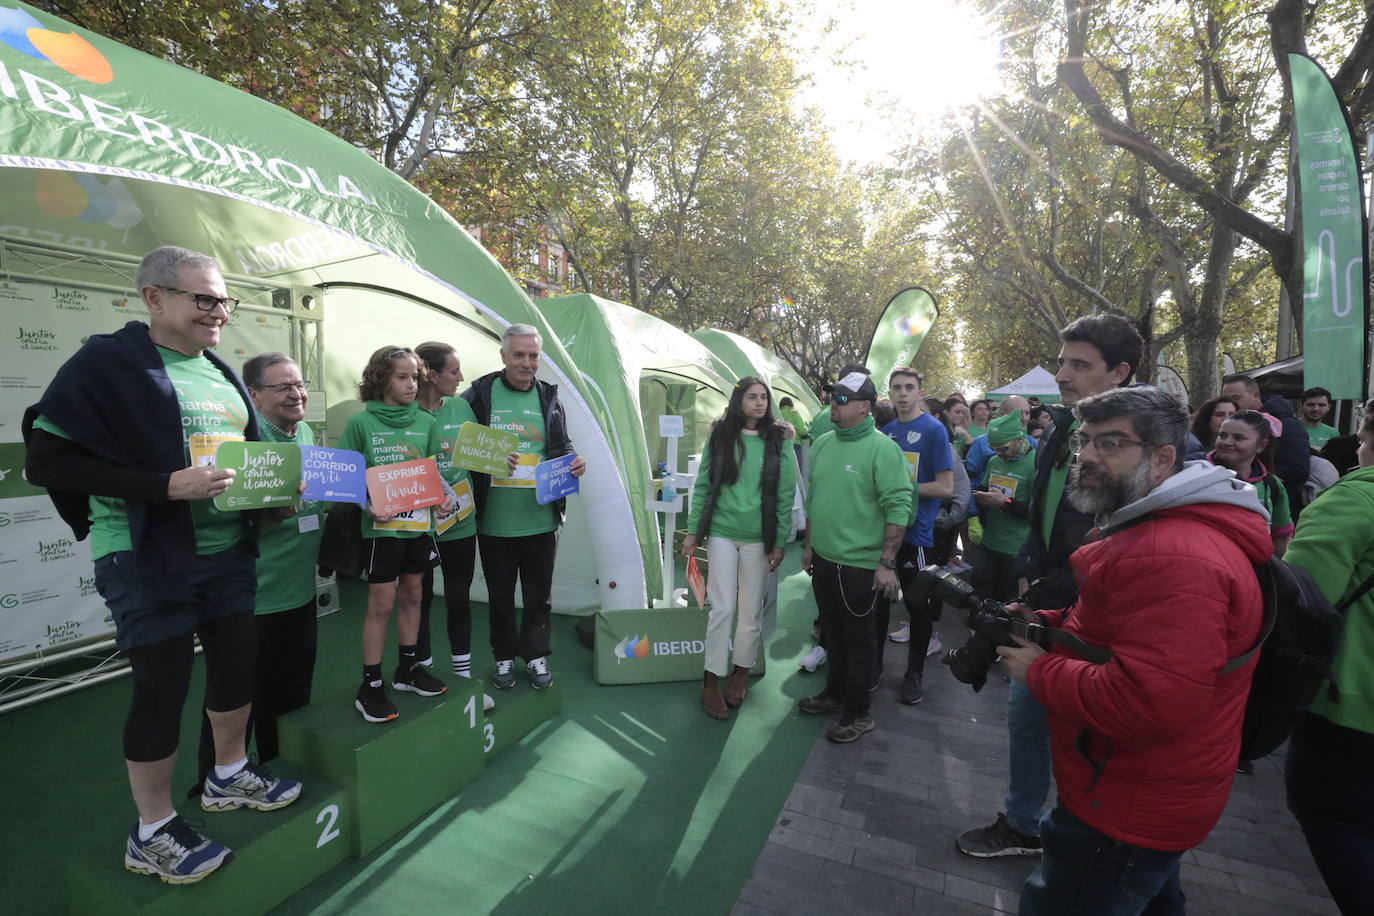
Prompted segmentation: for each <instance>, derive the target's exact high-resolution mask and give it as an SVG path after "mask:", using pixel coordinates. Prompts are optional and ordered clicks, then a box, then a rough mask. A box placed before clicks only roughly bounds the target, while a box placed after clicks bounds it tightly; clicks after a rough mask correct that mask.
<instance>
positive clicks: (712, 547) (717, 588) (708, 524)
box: [682, 376, 797, 719]
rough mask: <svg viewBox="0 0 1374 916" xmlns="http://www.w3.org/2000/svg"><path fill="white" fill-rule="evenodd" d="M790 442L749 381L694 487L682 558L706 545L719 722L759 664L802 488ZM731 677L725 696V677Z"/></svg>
mask: <svg viewBox="0 0 1374 916" xmlns="http://www.w3.org/2000/svg"><path fill="white" fill-rule="evenodd" d="M786 438H787V428H786V427H785V426H783V425H781V424H779V423H778V422H777V421H776V420H775V418H774V416H773V411H772V395H771V394H770V392H769V390H768V386H767V385H766V384H765V383H764V382H763V380H762V379H759V378H755V377H754V376H749V377H747V378H744V379H741V380H740V382H739V384H738V385H736V386H735V388H734V390H733V391H732V392H731V393H730V403H729V405H728V406H727V407H726V408H725V416H723V417H721V418H720V419H719V420H717V421H716V422H715V423H714V424H713V425H712V427H711V437H710V439H709V441H708V442H707V444H706V450H705V452H704V453H703V454H702V457H701V466H700V467H699V468H698V469H697V479H696V484H695V485H694V486H693V488H692V511H691V514H690V516H689V517H688V520H687V530H688V532H689V533H688V535H687V537H686V539H685V540H684V541H683V545H682V553H683V556H686V557H690V556H691V555H692V552H693V551H694V550H696V547H697V544H698V543H700V542H701V541H703V540H706V558H707V561H708V562H709V566H710V568H709V570H708V580H707V584H706V590H707V594H708V595H709V596H710V599H711V614H710V617H709V618H708V619H707V623H706V672H705V675H704V678H703V683H702V688H701V705H702V706H703V707H704V708H705V710H706V712H707V714H708V715H710V716H711V717H712V718H714V719H724V718H726V717H728V716H729V714H730V713H729V710H728V709H727V708H726V707H727V705H728V706H738V705H740V704H741V703H743V702H744V695H745V692H746V688H747V687H748V683H749V669H750V668H752V667H753V666H754V662H755V661H756V660H757V659H758V652H759V642H760V638H761V629H762V626H761V624H762V620H761V618H762V610H763V599H764V591H765V589H766V587H767V581H768V574H769V572H771V571H772V570H775V569H777V568H778V564H779V563H781V562H782V555H783V547H782V545H783V541H784V540H785V539H786V537H787V534H788V529H789V527H790V523H791V517H792V500H793V494H794V493H795V491H796V486H797V464H796V459H795V458H793V457H792V450H791V449H790V448H786ZM708 536H709V540H707V538H708ZM732 620H734V621H735V625H734V659H733V662H734V665H733V668H731V667H729V665H730V662H731V659H730V645H731V642H730V632H731V621H732ZM727 673H728V674H729V676H730V681H729V683H728V684H727V685H726V687H725V691H724V697H723V698H722V696H721V689H720V679H721V678H723V677H725V676H726V674H727Z"/></svg>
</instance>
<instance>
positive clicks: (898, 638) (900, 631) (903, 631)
mask: <svg viewBox="0 0 1374 916" xmlns="http://www.w3.org/2000/svg"><path fill="white" fill-rule="evenodd" d="M887 638H888V639H890V640H892V641H893V642H910V641H911V624H909V623H904V624H902V625H901V626H900V627H898V628H897V629H895V630H893V631H892V632H891V633H889V634H887Z"/></svg>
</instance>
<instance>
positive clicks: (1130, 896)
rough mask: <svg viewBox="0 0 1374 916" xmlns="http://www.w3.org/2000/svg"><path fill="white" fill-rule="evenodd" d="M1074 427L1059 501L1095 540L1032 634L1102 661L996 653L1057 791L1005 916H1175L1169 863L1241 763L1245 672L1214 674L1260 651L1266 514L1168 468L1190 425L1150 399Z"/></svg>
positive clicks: (1180, 413)
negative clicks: (1024, 694)
mask: <svg viewBox="0 0 1374 916" xmlns="http://www.w3.org/2000/svg"><path fill="white" fill-rule="evenodd" d="M1075 414H1076V416H1077V417H1078V419H1079V420H1080V422H1081V426H1080V427H1079V429H1078V430H1077V431H1076V432H1075V433H1074V435H1073V441H1072V448H1073V451H1074V452H1075V454H1076V455H1077V457H1078V461H1077V463H1076V465H1075V466H1074V468H1073V470H1072V472H1071V474H1070V479H1069V483H1068V487H1067V489H1068V497H1069V500H1070V501H1071V503H1072V504H1073V506H1074V507H1075V508H1076V509H1077V510H1078V511H1080V512H1082V513H1084V514H1087V515H1090V516H1091V517H1092V518H1093V520H1094V522H1095V524H1096V527H1095V528H1094V530H1093V531H1092V532H1091V534H1090V535H1089V538H1088V542H1087V543H1086V544H1085V545H1084V546H1083V547H1081V548H1079V549H1078V550H1077V551H1075V552H1074V554H1073V556H1072V557H1071V559H1070V564H1071V565H1072V567H1073V572H1074V576H1075V578H1076V579H1077V580H1078V583H1079V594H1078V601H1077V602H1076V603H1074V604H1073V605H1072V606H1070V607H1069V608H1068V609H1066V610H1053V611H1039V612H1038V622H1039V623H1043V624H1044V625H1046V626H1049V627H1056V628H1061V629H1063V630H1064V631H1066V632H1068V633H1072V634H1073V635H1074V636H1076V637H1078V639H1079V640H1081V641H1082V642H1083V643H1086V644H1088V645H1089V646H1092V647H1095V648H1098V649H1104V650H1106V652H1107V653H1109V656H1108V658H1107V660H1106V661H1105V662H1102V663H1100V664H1098V663H1094V662H1089V661H1086V660H1084V659H1082V658H1080V657H1079V656H1078V655H1077V654H1075V653H1074V652H1073V651H1072V650H1070V649H1067V648H1064V647H1063V646H1061V645H1060V644H1058V643H1056V644H1055V646H1054V648H1053V650H1051V651H1049V652H1046V651H1045V650H1044V649H1041V648H1040V647H1039V646H1036V645H1032V644H1030V643H1027V642H1025V641H1022V640H1018V643H1019V645H1017V646H1010V647H1001V648H999V649H998V650H997V651H998V654H999V655H1001V656H1002V661H1003V663H1004V665H1005V667H1006V670H1007V673H1008V674H1009V675H1011V677H1012V678H1014V679H1015V680H1016V681H1017V682H1019V683H1023V684H1025V685H1026V686H1027V687H1028V688H1029V689H1030V692H1031V694H1032V695H1033V696H1034V697H1035V699H1036V700H1038V701H1039V702H1040V703H1041V704H1042V705H1043V706H1044V708H1045V711H1046V713H1047V714H1048V716H1049V723H1050V740H1051V745H1052V748H1053V759H1054V775H1055V780H1056V782H1057V784H1058V786H1059V798H1058V800H1057V802H1056V804H1055V806H1054V807H1053V808H1052V809H1051V810H1050V812H1049V814H1047V815H1046V816H1045V817H1044V818H1043V819H1042V821H1041V824H1040V838H1041V843H1042V847H1043V858H1042V859H1041V862H1040V866H1039V867H1038V868H1037V869H1036V870H1035V872H1034V873H1033V874H1032V875H1031V876H1030V878H1029V879H1027V881H1026V886H1025V889H1024V891H1023V892H1022V894H1021V906H1020V910H1019V912H1020V913H1022V914H1040V913H1046V914H1049V913H1053V914H1067V913H1122V914H1125V913H1141V912H1144V911H1146V910H1147V909H1148V911H1149V912H1150V913H1182V912H1184V895H1183V891H1182V888H1181V887H1180V885H1179V862H1180V860H1181V859H1182V856H1183V853H1184V852H1185V851H1186V850H1188V849H1191V848H1192V847H1194V846H1197V845H1198V844H1199V843H1201V842H1202V841H1203V840H1204V839H1206V837H1207V834H1208V833H1209V832H1210V831H1211V829H1212V827H1213V826H1215V825H1216V823H1217V820H1218V819H1219V818H1220V817H1221V812H1222V809H1223V808H1224V807H1225V805H1226V798H1227V795H1228V794H1229V792H1230V789H1231V779H1232V775H1233V771H1234V770H1235V760H1236V755H1237V754H1238V753H1239V750H1240V728H1241V722H1242V719H1243V718H1244V715H1245V702H1246V699H1247V696H1248V694H1249V688H1250V676H1251V673H1252V672H1253V670H1254V667H1255V661H1256V659H1255V658H1252V659H1250V660H1249V661H1247V662H1246V663H1245V664H1243V665H1240V666H1239V667H1237V668H1236V669H1235V670H1233V671H1226V670H1225V669H1226V666H1227V661H1228V660H1229V659H1232V658H1236V657H1237V656H1240V655H1244V654H1245V653H1246V652H1248V651H1249V650H1250V649H1251V648H1253V647H1254V645H1255V642H1256V640H1257V639H1258V638H1259V632H1260V628H1261V625H1262V622H1263V617H1264V608H1263V599H1262V596H1261V594H1260V589H1259V582H1258V579H1257V578H1256V576H1255V571H1254V569H1253V567H1252V565H1251V564H1254V563H1262V562H1264V561H1265V560H1266V559H1268V557H1269V552H1270V539H1269V526H1268V517H1267V513H1266V512H1265V511H1264V509H1263V507H1262V506H1260V504H1259V500H1258V499H1257V498H1256V496H1255V491H1254V488H1253V487H1250V486H1248V485H1247V484H1245V483H1242V482H1241V481H1238V480H1236V479H1235V477H1234V476H1233V475H1231V474H1230V473H1229V472H1228V471H1227V470H1226V469H1225V468H1221V467H1216V466H1209V465H1206V464H1204V463H1202V462H1192V463H1190V464H1188V465H1187V466H1185V465H1184V464H1183V449H1184V441H1185V439H1186V437H1187V434H1188V414H1187V411H1186V410H1185V409H1184V408H1183V406H1182V405H1180V404H1179V403H1178V402H1177V401H1176V400H1174V399H1173V398H1172V397H1170V396H1169V395H1167V394H1165V393H1164V392H1162V391H1160V390H1158V389H1156V388H1143V387H1142V388H1118V389H1116V390H1114V391H1108V392H1106V393H1104V394H1099V395H1095V396H1093V397H1089V398H1085V399H1084V400H1082V401H1079V402H1078V405H1077V407H1076V408H1075ZM1027 616H1030V614H1029V612H1027Z"/></svg>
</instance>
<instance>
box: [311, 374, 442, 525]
mask: <svg viewBox="0 0 1374 916" xmlns="http://www.w3.org/2000/svg"><path fill="white" fill-rule="evenodd" d="M410 406H412V407H415V405H414V402H411V405H410ZM384 415H385V416H384ZM393 415H394V416H401V415H404V416H407V417H409V419H407V420H406V421H404V422H402V423H401V425H399V426H393V425H392V423H390V422H388V421H387V419H386V417H391V416H393ZM433 429H434V417H432V416H431V415H429V414H427V413H425V412H424V411H423V410H420V408H419V407H415V409H414V411H413V412H412V411H407V410H405V409H404V408H401V407H390V406H387V405H384V404H381V402H379V401H367V402H366V403H365V404H364V405H363V410H361V411H359V412H358V413H355V414H354V415H353V416H351V417H349V418H348V425H346V426H345V427H344V431H343V434H342V435H341V436H339V441H338V442H337V443H335V445H336V446H337V447H338V448H346V449H351V450H352V451H355V452H362V453H363V458H364V459H366V461H367V466H368V467H370V468H371V467H376V466H377V465H379V464H399V463H400V462H402V461H415V460H417V459H420V458H427V457H429V455H430V454H431V447H432V446H433V445H434V440H433ZM362 527H363V537H365V538H379V537H387V538H413V537H419V536H420V535H422V534H424V533H426V532H428V531H429V530H430V520H429V509H416V510H414V511H413V512H408V513H406V515H405V516H402V517H400V518H398V519H391V520H389V521H385V522H376V521H373V520H372V516H371V515H370V514H369V513H368V512H367V511H364V512H363V518H362Z"/></svg>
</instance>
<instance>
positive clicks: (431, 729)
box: [68, 678, 562, 916]
mask: <svg viewBox="0 0 1374 916" xmlns="http://www.w3.org/2000/svg"><path fill="white" fill-rule="evenodd" d="M447 683H448V691H447V692H445V693H444V694H442V695H440V696H437V697H420V696H416V695H414V694H412V693H406V692H402V691H392V692H391V693H390V694H389V696H390V697H391V699H392V701H393V702H394V703H395V704H396V708H397V710H398V712H399V716H398V717H397V718H396V719H395V720H394V721H391V722H387V723H383V724H373V723H369V722H365V721H363V719H362V717H360V716H359V715H358V713H357V710H355V709H354V707H353V698H354V690H353V689H349V690H347V691H344V692H341V693H336V694H332V695H330V696H327V697H324V698H323V699H320V700H317V701H315V702H313V703H311V704H310V705H309V706H307V707H305V708H304V709H298V710H296V711H295V712H292V713H288V714H287V715H285V716H283V717H282V718H281V720H280V722H279V733H280V740H281V759H279V760H274V761H272V762H271V764H270V767H271V769H272V771H273V773H275V774H280V775H282V776H287V777H289V778H291V779H299V780H300V781H301V782H302V783H303V784H304V789H303V791H302V794H301V798H300V799H299V800H298V801H296V802H295V803H294V804H292V805H290V806H288V807H286V808H281V809H278V810H276V811H252V810H247V809H237V810H233V811H227V812H214V813H210V812H201V811H199V810H198V808H191V807H189V806H188V807H186V809H185V810H184V811H183V814H185V815H187V816H190V817H194V818H197V819H201V816H202V814H203V815H204V817H203V820H204V821H205V828H204V833H205V835H206V836H209V837H211V838H212V839H214V840H215V841H216V842H220V843H224V844H225V845H226V846H228V847H229V848H230V849H232V850H233V851H234V858H233V860H231V861H229V862H227V863H225V864H224V865H222V866H220V868H219V869H218V870H216V871H215V872H214V873H213V874H211V875H209V876H208V877H206V878H205V879H204V880H203V881H201V882H198V883H196V884H191V885H179V886H173V885H169V884H164V883H163V882H161V881H159V880H157V879H156V878H153V877H150V876H148V875H135V874H131V873H129V872H128V871H126V870H125V869H124V864H123V857H122V854H121V853H120V852H118V848H117V847H114V848H111V849H109V850H108V851H107V852H102V854H101V855H100V858H99V859H91V860H79V861H75V862H72V863H71V864H70V866H69V869H68V873H69V879H70V887H71V909H72V912H73V913H90V914H102V916H103V914H111V913H139V914H164V913H165V914H178V916H179V914H184V913H187V912H194V913H196V914H197V916H205V914H217V913H225V914H231V913H232V914H234V916H244V914H251V913H261V912H265V911H266V910H269V909H271V908H272V907H274V906H276V905H278V904H280V903H281V902H282V901H283V900H285V899H286V898H288V897H290V896H291V895H292V894H294V893H296V891H298V890H300V889H301V888H303V887H305V886H306V885H308V884H310V883H311V882H312V881H314V880H315V879H316V878H318V877H319V876H320V875H322V874H324V873H325V872H326V871H328V870H329V869H331V868H333V867H334V866H335V865H337V864H339V863H340V862H342V861H344V859H346V858H348V857H349V856H350V855H352V856H357V857H362V856H365V855H367V854H369V853H371V852H372V851H374V850H375V849H377V848H378V847H379V846H381V845H383V844H385V843H386V842H387V841H389V840H391V839H392V838H393V837H395V836H396V835H397V834H398V833H400V832H401V831H402V830H404V829H405V828H406V827H407V826H408V825H410V824H411V823H413V822H415V821H416V820H418V819H419V818H421V817H423V816H425V815H426V814H428V813H429V812H430V811H432V810H433V809H434V808H436V807H438V806H439V805H440V804H442V803H444V802H446V801H448V800H449V799H451V798H452V797H453V796H454V795H455V794H456V793H457V792H458V791H459V789H461V788H462V787H463V786H465V785H466V784H468V783H469V782H471V781H472V780H473V779H475V778H476V777H478V776H480V775H481V773H482V771H483V769H484V768H485V766H486V762H487V761H488V760H489V759H491V758H492V757H493V756H494V755H496V754H499V753H500V752H501V751H503V750H505V749H506V748H508V747H510V746H512V745H514V744H516V743H517V742H519V741H520V740H521V739H523V738H524V737H525V736H527V735H528V734H530V733H531V732H532V731H534V730H535V729H536V728H538V727H539V726H540V725H541V724H543V723H544V722H546V721H548V720H549V719H550V718H552V717H554V716H556V715H557V714H558V713H559V711H560V710H561V708H562V690H561V688H560V686H559V684H558V683H557V681H555V682H554V684H552V685H551V686H550V687H548V688H546V689H544V690H534V689H533V688H532V687H530V686H529V685H528V684H525V683H519V684H517V685H516V686H515V687H513V688H511V689H509V690H502V691H496V692H494V694H493V695H494V697H495V699H496V704H497V705H496V708H495V709H494V710H492V711H491V712H490V713H486V712H484V711H483V709H482V694H483V691H484V685H483V683H482V682H481V681H477V680H470V679H466V678H451V679H449V680H448V682H447Z"/></svg>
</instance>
